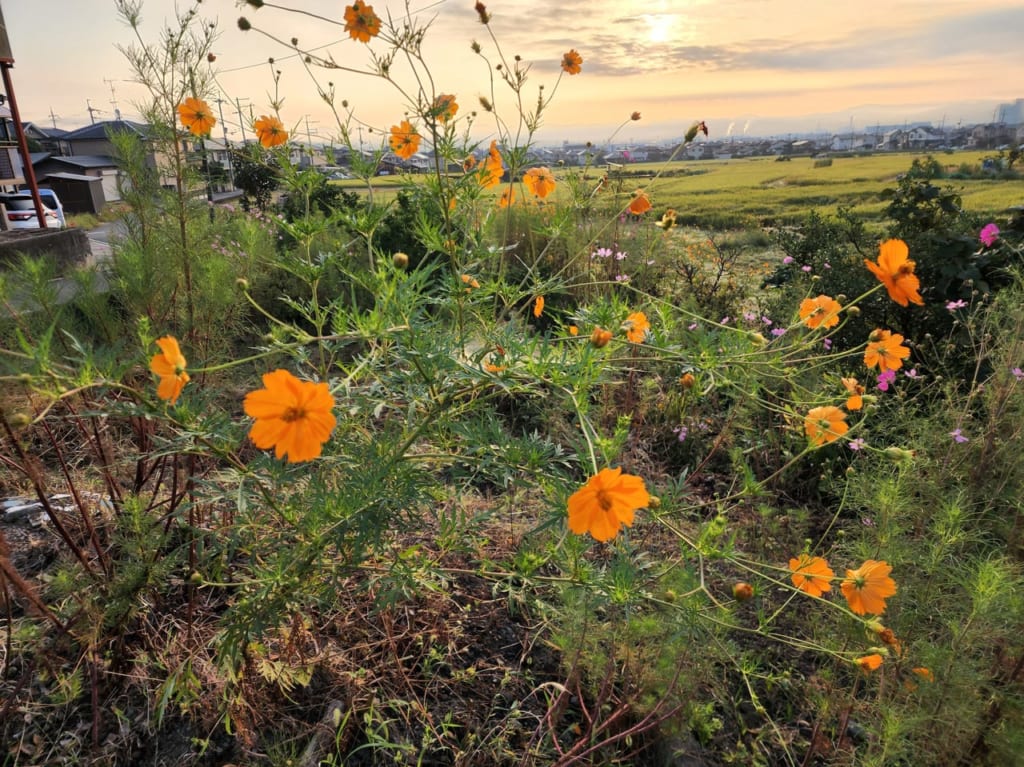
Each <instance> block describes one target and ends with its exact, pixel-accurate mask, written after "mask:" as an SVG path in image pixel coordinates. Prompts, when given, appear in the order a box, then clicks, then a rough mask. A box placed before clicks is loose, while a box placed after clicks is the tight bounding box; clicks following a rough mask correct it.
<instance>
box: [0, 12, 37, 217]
mask: <svg viewBox="0 0 1024 767" xmlns="http://www.w3.org/2000/svg"><path fill="white" fill-rule="evenodd" d="M13 66H14V54H13V53H12V52H11V41H10V39H9V38H8V37H7V24H5V23H4V11H3V8H0V73H2V74H3V80H4V93H6V94H7V103H8V104H9V105H10V110H11V119H12V120H13V121H14V134H15V135H16V136H17V137H18V151H19V152H21V164H22V166H23V168H24V171H25V183H27V184H28V188H29V191H30V192H31V193H32V202H33V203H34V204H35V207H36V220H37V221H38V222H39V228H40V229H46V211H45V209H44V208H43V201H42V200H40V199H39V185H38V184H37V183H36V172H35V169H33V167H32V155H31V154H30V153H29V151H28V139H26V138H25V127H24V126H23V125H22V124H21V113H20V112H19V111H18V100H17V99H16V98H15V97H14V83H13V82H12V81H11V68H12V67H13Z"/></svg>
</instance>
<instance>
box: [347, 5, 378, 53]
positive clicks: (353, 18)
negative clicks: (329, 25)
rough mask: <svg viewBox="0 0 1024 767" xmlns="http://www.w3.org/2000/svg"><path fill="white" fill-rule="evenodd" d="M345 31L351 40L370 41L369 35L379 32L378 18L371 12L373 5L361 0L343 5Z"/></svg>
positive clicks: (373, 35)
mask: <svg viewBox="0 0 1024 767" xmlns="http://www.w3.org/2000/svg"><path fill="white" fill-rule="evenodd" d="M345 31H346V32H348V35H349V37H350V38H351V39H353V40H359V41H360V42H363V43H368V42H370V38H371V37H376V36H377V35H379V34H380V18H379V17H378V16H377V14H376V13H374V12H373V6H372V5H367V4H366V3H364V2H362V0H356V1H355V2H354V3H352V5H346V6H345Z"/></svg>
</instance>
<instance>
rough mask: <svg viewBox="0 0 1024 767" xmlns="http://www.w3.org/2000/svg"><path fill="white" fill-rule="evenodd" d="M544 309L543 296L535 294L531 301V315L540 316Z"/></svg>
mask: <svg viewBox="0 0 1024 767" xmlns="http://www.w3.org/2000/svg"><path fill="white" fill-rule="evenodd" d="M543 311H544V296H537V299H536V300H535V301H534V302H533V316H534V317H540V315H541V313H543Z"/></svg>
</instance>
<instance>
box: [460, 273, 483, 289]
mask: <svg viewBox="0 0 1024 767" xmlns="http://www.w3.org/2000/svg"><path fill="white" fill-rule="evenodd" d="M462 284H463V285H466V286H467V287H466V290H469V289H470V288H479V287H480V283H479V282H477V281H476V278H474V277H472V276H471V275H468V274H464V275H462Z"/></svg>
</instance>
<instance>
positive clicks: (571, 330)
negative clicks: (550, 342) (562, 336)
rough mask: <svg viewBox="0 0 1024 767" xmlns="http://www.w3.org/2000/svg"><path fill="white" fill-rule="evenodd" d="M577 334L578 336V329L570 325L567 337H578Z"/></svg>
mask: <svg viewBox="0 0 1024 767" xmlns="http://www.w3.org/2000/svg"><path fill="white" fill-rule="evenodd" d="M579 334H580V329H579V328H578V327H576V326H575V325H570V326H569V335H571V336H578V335H579Z"/></svg>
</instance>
